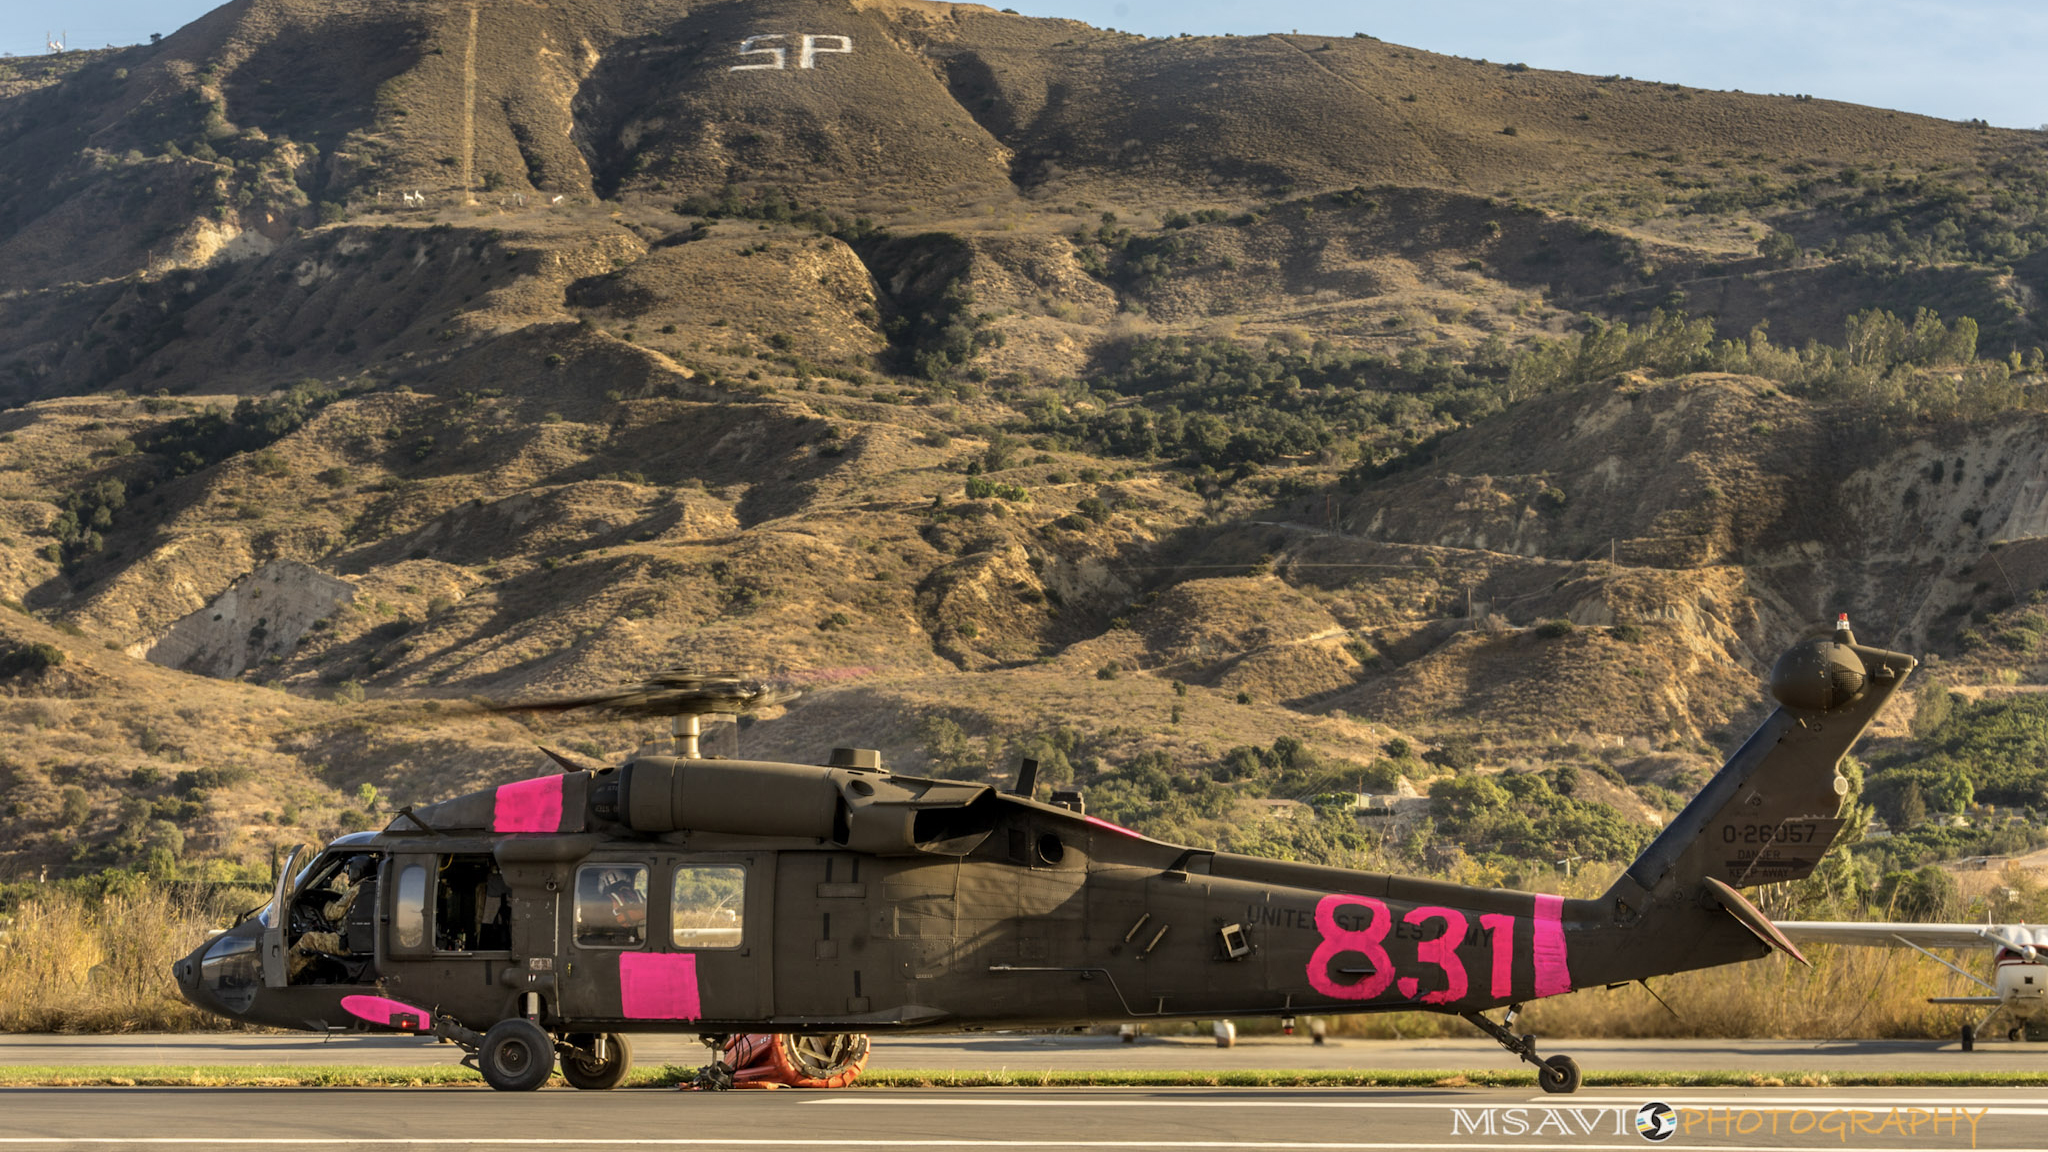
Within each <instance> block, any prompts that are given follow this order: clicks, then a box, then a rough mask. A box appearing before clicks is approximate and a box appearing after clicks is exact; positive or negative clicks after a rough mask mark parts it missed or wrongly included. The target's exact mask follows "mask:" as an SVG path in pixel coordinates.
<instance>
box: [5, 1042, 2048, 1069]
mask: <svg viewBox="0 0 2048 1152" xmlns="http://www.w3.org/2000/svg"><path fill="white" fill-rule="evenodd" d="M1538 1045H1539V1048H1540V1050H1541V1051H1543V1052H1544V1053H1546V1054H1548V1053H1554V1052H1561V1053H1565V1054H1567V1055H1569V1056H1572V1057H1574V1058H1575V1059H1577V1060H1578V1062H1579V1064H1580V1066H1581V1067H1583V1068H1584V1069H1586V1070H1587V1071H1588V1072H1593V1071H1619V1070H1629V1071H1655V1072H1720V1071H1747V1072H1757V1073H1764V1074H1771V1073H1780V1072H1854V1073H1864V1074H1871V1073H1881V1072H1973V1071H1974V1072H2048V1044H2039V1043H2032V1044H2030V1043H2025V1042H2020V1043H2012V1042H2009V1041H2006V1040H2004V1039H1987V1040H1982V1041H1980V1042H1979V1043H1978V1045H1977V1050H1976V1051H1974V1052H1968V1053H1965V1052H1962V1051H1960V1050H1959V1048H1958V1046H1957V1044H1956V1042H1955V1041H1954V1040H1949V1041H1946V1042H1937V1041H1932V1040H1843V1041H1813V1040H1573V1039H1548V1038H1543V1037H1539V1038H1538ZM633 1053H634V1062H635V1063H636V1064H638V1065H639V1066H641V1067H653V1066H659V1065H662V1064H680V1065H688V1066H694V1065H697V1064H701V1063H702V1062H703V1059H704V1047H703V1046H702V1045H701V1044H698V1043H697V1042H696V1039H695V1037H692V1036H678V1035H641V1036H635V1037H633ZM460 1058H461V1053H460V1051H459V1050H457V1049H456V1048H454V1047H453V1046H451V1045H446V1044H439V1043H436V1042H434V1041H432V1040H422V1039H419V1038H416V1037H409V1036H362V1035H337V1036H335V1037H332V1038H328V1037H322V1036H303V1035H289V1034H273V1035H249V1034H242V1033H179V1034H169V1035H147V1034H144V1035H116V1036H53V1035H0V1065H42V1066H49V1065H80V1064H127V1065H136V1064H159V1065H172V1066H179V1067H190V1066H194V1065H207V1064H243V1065H246V1064H287V1065H317V1064H329V1065H332V1064H371V1065H385V1066H395V1065H419V1064H455V1063H457V1062H458V1061H459V1060H460ZM869 1067H871V1068H876V1069H899V1070H910V1069H917V1070H925V1069H940V1070H952V1071H971V1072H983V1071H986V1072H996V1071H1010V1072H1020V1071H1045V1070H1060V1069H1065V1070H1072V1071H1110V1070H1119V1071H1120V1070H1134V1071H1198V1072H1199V1071H1237V1070H1243V1069H1268V1068H1276V1069H1277V1068H1284V1069H1304V1070H1324V1069H1347V1070H1349V1069H1417V1068H1431V1069H1435V1068H1445V1069H1473V1068H1478V1069H1494V1068H1520V1067H1526V1065H1523V1064H1522V1063H1521V1062H1520V1061H1519V1060H1517V1059H1516V1058H1515V1057H1513V1056H1511V1055H1509V1054H1508V1053H1507V1052H1506V1051H1504V1050H1502V1049H1501V1047H1500V1046H1499V1045H1497V1044H1495V1043H1494V1042H1493V1041H1491V1040H1488V1039H1485V1038H1484V1037H1479V1036H1473V1037H1470V1038H1465V1037H1460V1038H1455V1039H1432V1040H1353V1039H1345V1038H1341V1037H1338V1038H1332V1039H1331V1040H1330V1041H1329V1042H1328V1043H1325V1044H1322V1045H1315V1044H1311V1043H1309V1041H1308V1039H1307V1038H1306V1037H1304V1036H1294V1037H1280V1036H1247V1037H1240V1038H1239V1040H1238V1042H1237V1045H1236V1046H1235V1047H1233V1048H1218V1047H1216V1045H1215V1042H1214V1041H1213V1040H1211V1039H1209V1038H1207V1037H1193V1036H1189V1037H1177V1036H1144V1037H1140V1038H1139V1040H1138V1041H1137V1042H1136V1043H1133V1044H1124V1043H1120V1042H1119V1041H1118V1040H1117V1038H1116V1037H1115V1036H1074V1035H1064V1036H1062V1035H1044V1034H1018V1033H1009V1034H1002V1033H998V1034H992V1035H969V1036H961V1035H950V1036H904V1037H893V1038H892V1037H877V1038H876V1039H875V1041H874V1055H873V1057H872V1059H871V1060H870V1062H869Z"/></svg>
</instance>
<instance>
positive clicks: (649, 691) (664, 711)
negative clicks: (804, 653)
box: [486, 668, 802, 716]
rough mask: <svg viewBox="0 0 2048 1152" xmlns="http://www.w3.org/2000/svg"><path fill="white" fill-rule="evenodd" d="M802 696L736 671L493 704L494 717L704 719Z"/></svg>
mask: <svg viewBox="0 0 2048 1152" xmlns="http://www.w3.org/2000/svg"><path fill="white" fill-rule="evenodd" d="M800 695H802V693H801V692H799V691H797V690H796V689H794V688H782V687H771V686H769V685H765V684H760V683H755V682H749V681H747V680H744V679H742V678H741V677H740V675H739V674H738V673H736V672H693V671H687V670H684V669H680V668H674V669H670V670H668V671H666V672H658V673H656V674H654V675H653V676H650V677H648V678H647V679H646V680H644V681H642V682H640V683H638V684H628V685H624V686H622V687H619V688H612V689H609V690H606V691H603V692H592V693H587V694H585V695H581V696H559V697H554V698H551V699H546V700H512V701H506V702H504V703H492V704H488V705H486V707H487V708H488V709H489V710H490V711H493V712H571V711H575V710H577V709H579V708H595V709H601V710H603V711H606V712H611V713H615V714H618V715H622V716H703V715H709V714H712V713H725V714H738V713H746V712H758V711H760V710H761V709H763V708H772V707H774V706H775V705H777V704H787V703H789V702H790V701H791V700H794V699H796V698H797V697H798V696H800Z"/></svg>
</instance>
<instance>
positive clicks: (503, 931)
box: [434, 853, 512, 952]
mask: <svg viewBox="0 0 2048 1152" xmlns="http://www.w3.org/2000/svg"><path fill="white" fill-rule="evenodd" d="M439 871H440V877H439V879H438V880H437V881H436V882H435V884H434V950H435V951H436V952H505V951H509V950H510V949H511V947H512V889H511V888H510V887H509V886H508V885H507V884H506V883H505V877H504V875H503V874H502V873H500V872H499V871H498V862H497V860H496V859H495V858H493V857H492V856H491V855H490V854H489V853H479V854H477V855H466V856H443V857H441V860H440V869H439Z"/></svg>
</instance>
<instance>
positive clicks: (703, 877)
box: [669, 864, 747, 949]
mask: <svg viewBox="0 0 2048 1152" xmlns="http://www.w3.org/2000/svg"><path fill="white" fill-rule="evenodd" d="M671 912H672V917H671V919H670V921H669V923H670V924H672V925H673V926H674V927H673V929H672V932H673V935H674V937H675V945H676V947H678V948H693V949H696V948H737V947H739V946H740V942H741V940H742V939H743V938H744V937H745V935H746V912H747V870H746V869H745V868H741V867H739V866H738V865H732V864H721V865H690V864H685V865H683V866H682V867H680V868H677V869H676V883H675V889H674V899H673V904H672V906H671Z"/></svg>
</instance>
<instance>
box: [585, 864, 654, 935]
mask: <svg viewBox="0 0 2048 1152" xmlns="http://www.w3.org/2000/svg"><path fill="white" fill-rule="evenodd" d="M576 943H578V944H581V945H583V946H584V947H586V948H638V947H639V946H641V945H642V944H645V943H647V866H646V865H644V864H585V865H584V866H583V867H581V868H578V869H577V870H576Z"/></svg>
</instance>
